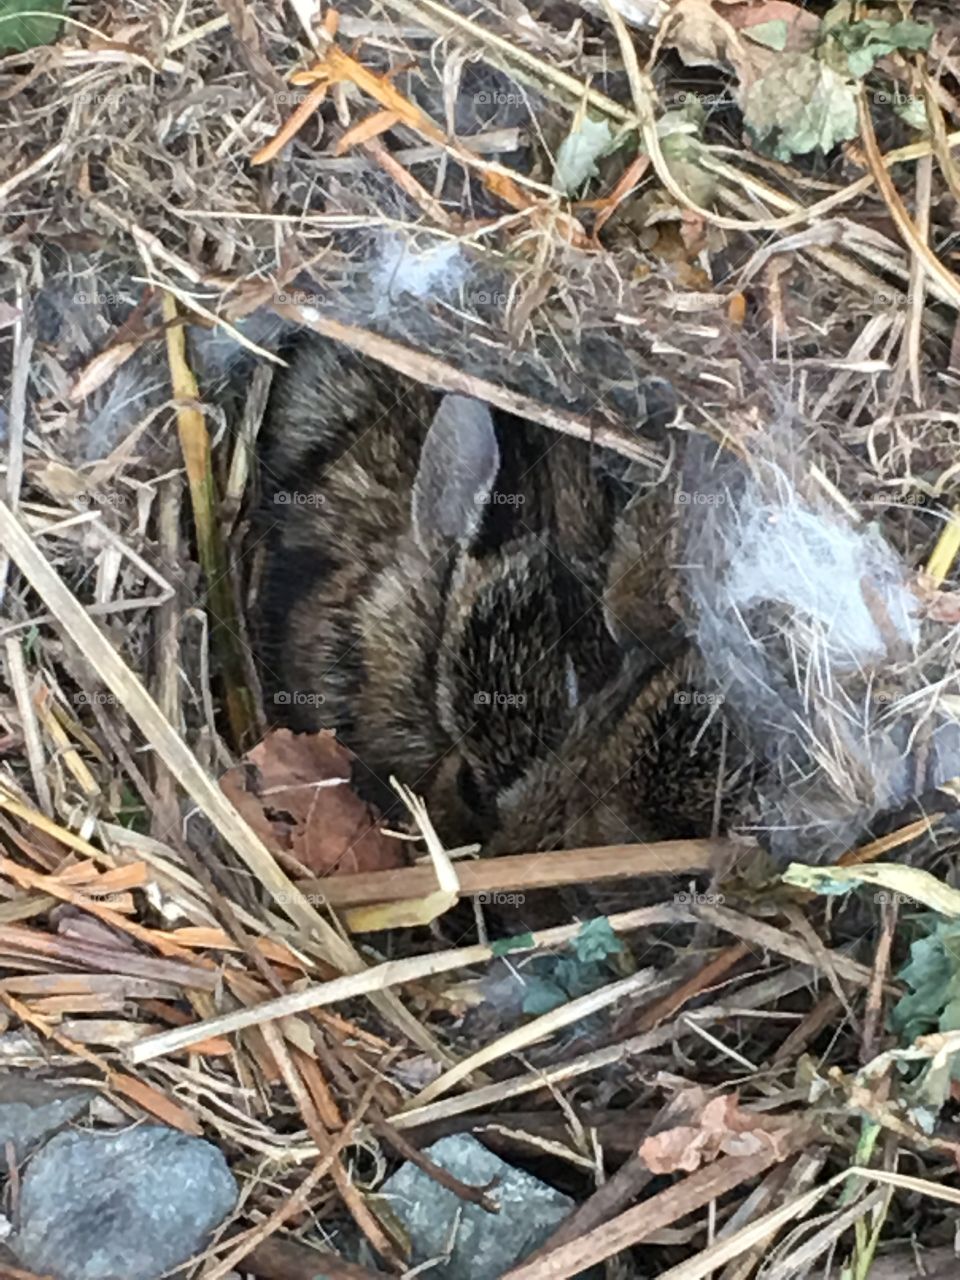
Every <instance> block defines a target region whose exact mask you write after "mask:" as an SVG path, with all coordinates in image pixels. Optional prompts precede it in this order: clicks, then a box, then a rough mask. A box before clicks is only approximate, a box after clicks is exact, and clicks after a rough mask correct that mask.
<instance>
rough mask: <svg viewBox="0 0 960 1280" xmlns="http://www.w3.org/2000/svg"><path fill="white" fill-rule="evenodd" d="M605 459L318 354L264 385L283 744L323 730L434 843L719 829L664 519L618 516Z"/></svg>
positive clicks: (268, 653)
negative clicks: (394, 785)
mask: <svg viewBox="0 0 960 1280" xmlns="http://www.w3.org/2000/svg"><path fill="white" fill-rule="evenodd" d="M599 452H600V451H598V450H592V449H591V448H589V447H588V446H587V445H585V444H583V443H581V442H579V441H575V440H571V439H567V438H565V437H562V436H558V435H557V434H556V433H554V432H549V431H546V430H545V429H543V428H541V427H538V426H535V425H534V424H531V423H529V422H524V421H522V420H519V419H516V418H513V417H511V416H509V415H505V414H499V413H498V414H494V413H492V412H491V410H490V409H489V408H488V407H487V406H485V405H482V404H480V403H479V402H477V401H473V400H469V399H466V398H464V397H461V396H453V395H447V396H444V397H437V396H435V395H433V394H431V393H430V392H429V391H428V390H426V389H425V388H423V387H422V386H420V385H419V384H416V383H414V382H412V381H411V380H409V379H406V378H403V377H400V376H399V375H396V374H394V373H392V372H388V371H386V370H383V369H380V368H379V367H368V366H366V365H365V364H364V363H363V362H362V361H361V360H360V359H359V357H358V356H357V355H356V354H354V353H353V352H351V351H349V350H346V349H344V348H342V347H341V346H339V345H338V344H335V343H333V342H327V341H320V340H315V339H311V340H310V341H308V342H304V343H301V345H300V346H299V348H298V349H297V350H296V351H295V352H294V355H293V358H292V361H291V364H290V367H289V369H288V370H286V371H285V372H283V373H282V374H280V375H279V376H278V378H277V379H276V381H275V387H274V391H273V393H272V396H271V402H270V405H269V409H268V429H267V444H266V449H265V452H264V456H263V467H262V471H263V478H264V490H265V498H266V501H265V504H264V506H265V526H264V536H265V537H266V540H267V545H268V559H267V566H266V572H265V584H266V585H265V591H264V595H263V600H262V626H263V645H262V648H263V654H264V667H265V685H266V687H267V688H268V690H270V689H271V688H272V691H273V700H274V709H275V710H277V711H278V712H279V713H280V718H282V719H283V720H285V721H286V722H287V723H289V724H290V725H291V726H292V727H293V728H295V729H299V730H316V729H319V728H321V727H327V728H334V729H336V731H337V733H338V735H339V736H340V737H341V738H342V739H343V741H344V742H345V743H346V745H347V746H349V747H350V748H351V749H352V751H353V752H354V753H355V755H356V757H357V761H358V778H357V780H358V784H359V785H360V786H361V789H362V790H364V791H365V792H366V793H367V794H368V795H369V796H370V798H371V799H373V800H376V801H377V802H378V803H379V804H380V805H381V806H382V807H389V804H390V802H391V800H392V799H393V797H392V795H391V792H390V790H389V788H388V786H387V781H388V779H389V777H390V776H391V775H395V776H397V777H398V778H399V779H400V780H402V781H404V782H406V783H407V784H408V785H410V786H411V787H413V788H414V789H415V790H417V791H418V792H419V793H421V794H423V795H424V796H425V798H426V800H427V804H428V808H429V811H430V814H431V817H432V819H433V821H434V824H435V825H436V827H437V829H438V831H439V832H440V834H441V836H442V837H443V838H444V839H445V840H446V841H447V842H448V843H457V842H462V841H465V840H472V839H485V840H489V841H490V842H491V843H490V848H491V851H494V852H508V851H521V850H524V849H536V848H548V847H560V846H563V845H568V846H569V845H584V844H594V843H610V842H614V841H616V842H619V841H629V840H634V839H637V838H640V839H647V838H656V837H662V836H664V835H671V834H688V833H689V834H696V833H698V832H700V831H702V830H704V829H705V828H706V829H709V827H710V825H711V824H712V822H713V818H714V809H715V800H716V795H717V788H718V785H719V784H718V776H717V769H716V768H715V767H714V765H713V764H708V765H707V766H706V767H704V766H703V764H702V763H700V761H701V760H702V758H707V759H708V760H711V761H713V762H714V764H715V762H716V761H717V760H718V759H719V758H720V754H721V753H720V746H719V741H720V737H719V735H720V732H721V724H720V719H719V717H718V715H717V712H718V707H717V706H716V705H715V704H713V703H712V701H710V700H708V699H706V698H704V701H703V702H702V703H697V704H696V705H693V704H692V703H691V700H690V699H689V697H688V699H687V702H686V703H684V702H683V699H682V696H681V695H682V694H683V691H684V690H687V691H689V689H690V688H691V687H696V686H697V685H698V683H702V679H703V676H702V671H701V670H700V667H701V664H700V661H699V658H698V656H697V654H696V653H695V651H694V650H693V649H692V648H691V646H690V645H689V644H688V643H687V642H686V641H685V640H683V639H682V638H677V636H676V635H675V634H674V632H675V630H676V629H675V628H674V627H672V625H671V623H672V620H673V618H674V615H673V612H672V607H671V604H670V600H669V595H670V592H669V589H668V585H667V584H668V582H669V581H670V580H671V574H670V570H669V567H668V566H667V564H666V559H665V557H666V556H667V554H668V552H669V549H670V547H671V545H672V541H671V538H670V536H669V535H668V533H667V532H666V531H665V528H664V526H665V523H666V520H667V519H668V517H669V515H670V504H669V501H668V500H665V499H664V496H663V495H662V494H661V495H659V496H654V497H653V498H652V499H650V500H649V501H647V502H644V503H636V502H635V503H633V504H629V505H628V504H627V502H626V495H625V493H624V492H623V490H622V486H620V485H618V483H617V482H616V481H615V480H613V479H611V477H610V475H608V474H607V473H606V472H605V471H604V469H603V467H602V466H598V465H597V457H596V455H597V454H598V453H599ZM678 698H679V699H680V701H679V703H678ZM678 707H679V708H680V709H681V710H682V712H683V713H684V714H680V715H679V716H678V714H677V710H678ZM711 753H712V754H711Z"/></svg>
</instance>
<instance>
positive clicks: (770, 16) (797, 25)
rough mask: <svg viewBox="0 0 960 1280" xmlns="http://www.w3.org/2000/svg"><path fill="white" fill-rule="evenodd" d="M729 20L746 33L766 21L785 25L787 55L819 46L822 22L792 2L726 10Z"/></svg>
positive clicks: (780, 0)
mask: <svg viewBox="0 0 960 1280" xmlns="http://www.w3.org/2000/svg"><path fill="white" fill-rule="evenodd" d="M726 18H727V21H728V22H729V23H730V25H731V26H733V27H737V28H738V29H739V30H740V31H743V32H744V34H746V35H749V34H750V28H751V27H759V26H761V25H762V24H763V23H765V22H785V23H786V24H787V43H786V45H785V46H784V48H783V52H784V53H807V52H809V50H810V49H812V48H813V46H814V44H815V43H816V38H817V32H818V31H819V29H820V19H819V18H818V17H817V15H816V14H815V13H810V12H809V11H808V10H806V9H801V8H799V6H797V5H795V4H792V3H791V0H764V3H763V4H738V5H736V6H735V7H734V8H732V9H728V10H727V11H726Z"/></svg>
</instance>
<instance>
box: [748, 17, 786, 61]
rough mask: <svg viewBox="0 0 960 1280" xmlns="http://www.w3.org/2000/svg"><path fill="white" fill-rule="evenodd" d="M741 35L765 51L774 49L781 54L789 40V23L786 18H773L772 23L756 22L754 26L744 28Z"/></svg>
mask: <svg viewBox="0 0 960 1280" xmlns="http://www.w3.org/2000/svg"><path fill="white" fill-rule="evenodd" d="M743 35H745V36H747V37H748V39H750V40H756V42H757V44H762V45H764V47H765V48H767V49H776V51H777V52H778V53H782V52H783V50H784V49H785V48H786V47H787V41H788V40H789V39H790V23H789V22H788V21H787V20H786V18H774V19H773V21H772V22H758V23H757V24H756V26H753V27H744V28H743Z"/></svg>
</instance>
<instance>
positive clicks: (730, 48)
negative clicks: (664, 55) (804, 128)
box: [666, 0, 780, 96]
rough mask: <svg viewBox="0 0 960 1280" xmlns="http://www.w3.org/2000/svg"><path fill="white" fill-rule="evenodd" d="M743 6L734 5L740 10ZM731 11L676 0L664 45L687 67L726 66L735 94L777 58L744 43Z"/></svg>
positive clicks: (706, 2)
mask: <svg viewBox="0 0 960 1280" xmlns="http://www.w3.org/2000/svg"><path fill="white" fill-rule="evenodd" d="M743 7H745V6H738V8H743ZM732 12H733V10H731V9H725V10H724V12H723V13H722V14H721V13H718V12H717V10H716V9H715V8H714V7H713V5H712V3H711V0H677V4H676V5H675V6H674V8H673V9H672V10H671V12H670V18H669V23H670V25H669V31H668V33H667V37H666V43H667V44H669V45H672V46H673V48H675V49H676V51H677V53H678V54H679V55H680V58H681V60H682V61H683V62H685V63H686V64H687V66H694V67H695V66H703V65H704V64H706V65H708V66H717V65H719V64H722V63H729V64H730V65H731V66H732V67H733V69H734V70H735V71H736V73H737V78H738V80H739V82H740V83H739V86H738V87H737V93H738V95H741V96H742V94H743V93H744V92H745V91H746V90H747V89H749V88H750V86H751V85H752V84H753V83H754V81H756V80H759V79H760V77H761V76H762V75H764V74H765V73H766V72H767V71H769V70H770V68H771V67H772V66H773V65H774V64H775V62H776V60H777V58H778V57H779V56H780V55H779V54H778V53H777V52H776V51H775V50H773V49H767V48H765V47H764V46H762V45H759V44H757V43H755V42H754V41H752V40H744V39H743V37H742V36H741V34H740V32H739V31H738V30H737V28H736V26H735V25H734V24H733V21H732V19H731V14H732Z"/></svg>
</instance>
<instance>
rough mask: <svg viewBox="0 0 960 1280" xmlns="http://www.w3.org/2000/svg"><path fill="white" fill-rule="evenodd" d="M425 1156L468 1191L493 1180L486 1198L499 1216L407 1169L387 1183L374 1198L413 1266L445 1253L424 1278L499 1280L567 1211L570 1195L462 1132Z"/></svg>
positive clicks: (443, 1140) (571, 1205) (412, 1168)
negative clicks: (401, 1235)
mask: <svg viewBox="0 0 960 1280" xmlns="http://www.w3.org/2000/svg"><path fill="white" fill-rule="evenodd" d="M424 1154H425V1155H426V1156H428V1157H429V1158H430V1159H431V1160H432V1161H433V1162H434V1163H435V1164H438V1165H440V1166H441V1168H444V1169H447V1170H449V1172H450V1173H452V1174H453V1175H454V1177H457V1178H459V1179H460V1181H461V1182H465V1183H467V1184H468V1185H470V1186H474V1187H477V1186H483V1187H485V1186H487V1185H488V1184H489V1183H490V1181H491V1180H492V1179H494V1178H496V1179H498V1181H497V1183H496V1185H495V1186H494V1187H492V1188H491V1189H490V1190H489V1191H488V1192H487V1194H488V1195H489V1197H490V1198H491V1200H495V1201H496V1202H497V1203H498V1204H499V1205H500V1212H499V1213H487V1212H486V1210H485V1209H482V1208H481V1207H480V1205H477V1204H469V1203H467V1201H465V1200H461V1199H460V1197H459V1196H457V1195H455V1194H454V1193H453V1192H452V1191H448V1190H447V1189H446V1188H445V1187H441V1186H440V1185H439V1183H437V1182H434V1180H433V1178H431V1177H430V1176H429V1175H428V1174H426V1173H422V1172H421V1171H420V1170H419V1169H418V1168H417V1167H416V1165H413V1164H405V1165H403V1167H402V1168H400V1169H398V1170H397V1172H396V1173H395V1174H394V1175H393V1177H392V1178H388V1179H387V1181H386V1182H385V1183H384V1184H383V1187H382V1188H381V1192H380V1194H381V1195H383V1196H384V1197H385V1198H386V1199H387V1201H388V1204H389V1207H390V1209H391V1211H392V1212H393V1213H394V1214H396V1216H397V1217H398V1218H399V1219H400V1220H401V1222H402V1223H403V1225H404V1226H405V1227H406V1230H407V1233H408V1234H409V1237H410V1242H411V1247H412V1250H413V1256H412V1259H411V1263H412V1265H414V1266H415V1265H417V1264H419V1263H421V1262H426V1261H427V1259H431V1258H442V1257H444V1256H445V1255H447V1253H448V1250H449V1251H450V1252H449V1257H447V1260H446V1261H445V1262H443V1263H441V1264H440V1265H439V1266H437V1267H431V1268H430V1271H429V1275H430V1277H431V1280H498V1277H499V1276H502V1275H503V1274H504V1272H505V1271H508V1270H509V1269H510V1267H512V1266H514V1265H515V1264H516V1263H518V1262H521V1261H522V1260H523V1259H524V1258H525V1257H527V1255H528V1254H530V1253H532V1252H533V1251H534V1250H535V1249H536V1248H537V1247H538V1246H539V1245H541V1244H542V1243H543V1242H544V1240H546V1238H547V1236H549V1235H551V1234H552V1233H553V1231H554V1230H555V1228H556V1227H557V1226H558V1225H559V1224H560V1222H561V1221H562V1220H563V1219H564V1218H565V1217H566V1216H567V1215H568V1214H569V1213H570V1211H571V1210H572V1209H573V1208H574V1202H573V1201H572V1200H571V1199H570V1197H569V1196H565V1195H562V1194H561V1193H560V1192H559V1191H555V1190H554V1189H553V1187H549V1186H547V1184H546V1183H545V1182H540V1181H539V1179H537V1178H534V1177H531V1175H530V1174H529V1173H524V1172H523V1170H521V1169H515V1168H514V1167H513V1165H511V1164H507V1163H506V1162H505V1161H503V1160H501V1159H500V1157H499V1156H496V1155H494V1154H493V1152H492V1151H488V1150H487V1148H486V1147H485V1146H483V1144H482V1143H480V1142H478V1141H477V1140H476V1138H471V1137H470V1136H469V1135H465V1134H464V1135H455V1136H454V1137H450V1138H441V1139H440V1141H439V1142H435V1143H434V1144H433V1146H432V1147H428V1148H427V1149H426V1151H425V1152H424ZM458 1219H459V1221H458ZM451 1244H452V1250H451Z"/></svg>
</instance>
